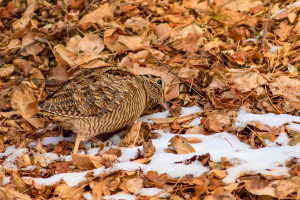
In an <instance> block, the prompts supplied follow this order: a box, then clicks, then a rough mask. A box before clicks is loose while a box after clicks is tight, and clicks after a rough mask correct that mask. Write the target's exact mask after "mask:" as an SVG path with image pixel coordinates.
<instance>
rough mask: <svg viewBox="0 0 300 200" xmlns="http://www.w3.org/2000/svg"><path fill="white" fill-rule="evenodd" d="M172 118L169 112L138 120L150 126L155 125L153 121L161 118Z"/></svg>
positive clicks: (146, 116)
mask: <svg viewBox="0 0 300 200" xmlns="http://www.w3.org/2000/svg"><path fill="white" fill-rule="evenodd" d="M169 116H170V113H169V111H168V110H167V111H164V112H158V113H153V114H151V115H145V116H143V117H140V118H138V119H137V121H142V122H148V123H149V124H153V121H152V120H151V119H159V118H167V117H169Z"/></svg>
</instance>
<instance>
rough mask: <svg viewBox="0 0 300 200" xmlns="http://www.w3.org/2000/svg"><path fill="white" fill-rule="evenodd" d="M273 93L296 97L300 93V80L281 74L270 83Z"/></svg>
mask: <svg viewBox="0 0 300 200" xmlns="http://www.w3.org/2000/svg"><path fill="white" fill-rule="evenodd" d="M270 89H271V91H272V93H273V95H276V96H284V97H287V98H296V97H297V94H299V93H300V82H299V80H297V79H293V78H289V77H288V76H279V77H278V78H276V79H274V80H273V81H272V82H271V83H270Z"/></svg>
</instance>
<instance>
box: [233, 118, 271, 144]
mask: <svg viewBox="0 0 300 200" xmlns="http://www.w3.org/2000/svg"><path fill="white" fill-rule="evenodd" d="M236 121H238V122H240V123H241V124H243V125H244V126H245V127H247V128H248V129H249V130H250V131H251V132H252V133H254V135H256V137H258V138H259V139H260V141H261V142H262V144H263V145H265V147H267V146H268V144H267V143H266V142H265V141H264V140H263V139H262V138H261V137H260V136H259V135H258V133H256V132H255V131H254V130H253V129H252V128H250V127H249V126H248V125H247V124H245V123H244V122H241V121H240V120H236Z"/></svg>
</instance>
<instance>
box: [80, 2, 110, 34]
mask: <svg viewBox="0 0 300 200" xmlns="http://www.w3.org/2000/svg"><path fill="white" fill-rule="evenodd" d="M113 10H114V6H112V5H110V4H108V3H105V4H102V5H100V6H99V8H97V9H96V10H94V11H93V12H91V13H89V14H87V15H85V16H83V17H82V19H81V20H80V21H79V25H82V27H83V28H85V29H86V28H88V27H90V26H91V25H92V24H99V25H101V23H103V22H104V21H105V20H106V19H109V18H112V17H113V16H114V14H113Z"/></svg>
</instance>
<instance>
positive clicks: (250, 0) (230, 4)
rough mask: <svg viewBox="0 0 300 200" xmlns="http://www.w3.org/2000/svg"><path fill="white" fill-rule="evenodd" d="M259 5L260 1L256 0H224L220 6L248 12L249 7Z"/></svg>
mask: <svg viewBox="0 0 300 200" xmlns="http://www.w3.org/2000/svg"><path fill="white" fill-rule="evenodd" d="M259 5H262V2H261V1H257V0H225V1H224V3H223V5H222V7H223V8H226V9H229V10H236V11H241V12H249V11H250V9H251V8H254V7H257V6H259Z"/></svg>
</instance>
